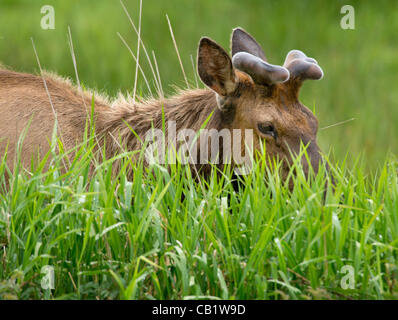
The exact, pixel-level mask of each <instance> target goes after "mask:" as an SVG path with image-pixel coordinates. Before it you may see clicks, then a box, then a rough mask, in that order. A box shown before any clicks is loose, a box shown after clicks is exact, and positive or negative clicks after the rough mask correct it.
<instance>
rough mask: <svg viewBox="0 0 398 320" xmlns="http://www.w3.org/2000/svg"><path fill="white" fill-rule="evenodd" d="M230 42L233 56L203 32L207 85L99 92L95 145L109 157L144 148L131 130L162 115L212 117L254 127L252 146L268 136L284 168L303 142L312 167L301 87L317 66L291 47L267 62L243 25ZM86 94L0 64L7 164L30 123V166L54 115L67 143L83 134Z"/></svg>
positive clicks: (158, 121) (226, 124) (185, 124)
mask: <svg viewBox="0 0 398 320" xmlns="http://www.w3.org/2000/svg"><path fill="white" fill-rule="evenodd" d="M231 46H232V58H231V57H230V56H229V55H228V53H227V52H226V51H225V50H224V49H223V48H222V47H221V46H219V45H218V44H217V43H216V42H214V41H213V40H211V39H210V38H207V37H203V38H201V40H200V42H199V47H198V57H197V71H198V74H199V76H200V79H201V80H202V82H203V83H204V84H205V85H206V87H207V88H206V89H194V90H182V91H181V92H179V93H178V94H176V95H174V96H172V97H170V98H160V99H154V98H152V99H148V100H142V101H139V102H136V101H133V100H132V99H131V98H118V99H116V100H113V101H110V100H109V99H108V98H104V97H100V96H98V95H96V96H95V107H94V118H95V133H96V136H97V137H98V141H99V144H100V145H101V144H103V143H105V141H106V154H107V157H112V156H114V155H116V154H117V153H118V152H120V147H121V144H122V145H123V146H124V147H125V148H127V150H129V151H133V150H139V149H140V148H142V141H140V139H137V137H136V134H135V133H138V135H139V136H142V137H143V136H144V135H145V133H147V132H148V131H150V130H153V128H162V121H163V118H164V119H165V120H166V121H174V122H175V125H176V128H177V131H178V130H181V129H184V128H189V129H192V130H193V131H195V132H197V131H199V130H200V129H201V126H202V124H203V123H204V122H205V121H206V120H207V119H209V120H208V122H207V124H206V128H208V129H213V130H215V131H217V132H219V131H221V130H224V131H227V132H228V131H232V130H246V129H250V130H252V132H253V149H254V150H257V151H260V150H263V149H262V148H261V145H262V144H263V143H264V142H265V144H266V151H265V152H266V153H267V156H269V157H270V158H271V159H273V158H276V157H277V158H279V159H282V160H284V166H283V172H282V174H283V175H284V176H286V174H287V172H288V170H289V166H290V165H291V162H292V152H293V153H296V154H297V153H298V152H299V150H300V145H301V144H304V145H306V146H307V153H308V157H309V159H310V161H309V163H308V161H307V158H305V157H303V158H302V159H301V161H302V163H303V167H304V169H305V170H308V168H309V166H312V167H313V169H314V171H315V172H316V171H317V170H318V165H319V161H320V160H321V153H320V149H319V147H318V145H317V142H316V135H317V130H318V121H317V118H316V117H315V116H314V115H313V113H312V112H311V111H310V110H309V109H308V108H307V107H305V106H304V105H303V104H302V103H301V102H300V101H299V99H298V94H299V90H300V87H301V85H302V82H303V81H304V80H306V79H313V80H317V79H321V78H322V76H323V72H322V69H321V68H320V67H319V65H318V64H317V62H316V61H315V60H314V59H312V58H308V57H307V56H306V55H305V54H304V53H303V52H301V51H298V50H292V51H290V52H289V53H288V55H287V57H286V60H285V62H284V64H283V66H278V65H272V64H270V63H268V62H267V59H266V57H265V54H264V51H263V49H262V48H261V46H260V45H259V44H258V43H257V41H256V40H255V39H254V38H253V37H252V36H251V35H250V34H249V33H247V32H246V31H245V30H243V29H241V28H236V29H234V30H233V33H232V37H231ZM91 99H92V95H91V93H90V92H87V91H83V90H81V89H79V88H78V87H76V86H74V85H72V84H71V82H69V81H67V80H64V79H62V78H60V77H57V76H54V75H49V74H42V75H41V76H36V75H32V74H25V73H17V72H13V71H10V70H8V69H4V68H3V69H1V68H0V113H1V118H0V156H3V155H4V153H5V152H6V150H7V154H8V158H7V165H8V166H9V168H10V169H11V170H12V169H13V166H14V162H15V154H16V149H17V143H18V138H19V137H20V135H21V133H22V132H23V130H24V128H26V127H28V129H27V130H28V131H27V134H26V137H25V140H24V143H23V146H22V152H21V161H22V165H23V166H24V167H29V165H30V163H31V159H32V156H35V157H36V158H37V157H39V158H42V157H43V156H44V155H45V154H46V153H47V152H48V150H49V148H50V143H49V141H50V140H51V136H52V133H53V128H54V119H55V117H56V118H57V122H58V127H59V132H58V133H59V135H60V136H61V138H62V143H63V147H64V149H66V150H68V149H72V148H74V147H75V146H76V144H77V143H79V142H81V141H82V139H83V132H84V129H85V125H86V121H87V119H88V118H87V117H88V116H89V114H90V109H91V105H92V104H91ZM131 128H132V129H133V130H131ZM133 131H134V132H133ZM197 147H198V148H199V147H200V146H199V145H198V146H197ZM207 147H208V146H206V148H207ZM220 149H222V148H220ZM221 164H222V163H221Z"/></svg>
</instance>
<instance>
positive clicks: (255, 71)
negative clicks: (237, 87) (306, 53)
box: [232, 52, 289, 85]
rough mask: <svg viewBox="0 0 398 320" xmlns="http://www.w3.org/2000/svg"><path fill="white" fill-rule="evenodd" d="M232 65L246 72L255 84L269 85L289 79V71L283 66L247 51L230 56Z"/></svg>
mask: <svg viewBox="0 0 398 320" xmlns="http://www.w3.org/2000/svg"><path fill="white" fill-rule="evenodd" d="M232 64H233V66H234V67H235V68H236V69H238V70H241V71H243V72H246V73H247V74H248V75H250V76H251V78H252V79H253V81H254V82H255V83H257V84H265V85H270V84H274V83H280V82H285V81H287V80H288V79H289V71H288V70H287V69H286V68H285V67H281V66H276V65H273V64H270V63H267V62H265V61H264V60H263V59H260V58H259V57H256V56H254V55H252V54H250V53H248V52H238V53H236V54H235V55H234V56H233V58H232Z"/></svg>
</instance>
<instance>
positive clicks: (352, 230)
mask: <svg viewBox="0 0 398 320" xmlns="http://www.w3.org/2000/svg"><path fill="white" fill-rule="evenodd" d="M93 3H94V2H92V1H88V0H84V1H50V0H48V1H37V0H3V1H2V3H1V4H0V61H1V62H2V63H4V64H6V65H8V66H10V67H12V68H14V69H16V70H18V71H28V72H34V71H37V70H38V67H37V61H36V57H35V55H34V52H33V48H32V42H31V37H32V38H33V40H34V42H35V45H36V48H37V50H38V54H39V57H40V60H41V63H42V65H43V67H45V68H46V69H48V70H52V71H56V72H57V73H59V74H61V75H64V76H70V77H72V78H73V79H75V71H74V65H73V62H72V58H71V53H70V49H69V46H68V41H67V34H68V26H70V28H71V32H72V37H73V45H74V51H75V53H76V58H77V67H78V72H79V78H80V81H82V83H83V84H84V86H85V87H94V88H96V89H97V90H99V91H101V92H106V93H107V94H109V95H112V96H113V95H116V94H117V92H118V91H119V90H121V91H122V92H123V93H126V92H130V93H131V92H132V90H133V86H134V80H135V69H136V66H135V63H134V60H133V58H132V57H131V55H130V54H129V52H128V50H127V48H126V47H125V46H124V44H123V42H122V41H121V39H120V38H119V37H118V35H117V32H119V33H120V34H121V35H122V37H123V38H124V39H126V41H127V43H128V44H129V45H130V47H131V48H132V50H133V52H135V51H136V45H137V37H136V34H135V32H134V30H133V29H132V27H131V25H130V23H129V19H128V17H127V16H126V15H125V13H124V11H123V8H122V6H121V5H120V3H119V2H118V1H112V2H111V1H96V2H95V5H93ZM125 3H126V6H127V8H128V10H129V12H130V13H131V17H132V19H133V20H134V22H136V23H138V19H139V16H138V9H139V2H138V1H127V0H126V1H125ZM45 4H52V5H53V6H54V8H55V13H56V20H55V21H56V29H55V30H42V29H41V28H40V19H41V17H42V15H41V14H40V8H41V7H42V6H43V5H45ZM344 4H346V3H345V2H343V1H333V2H324V1H322V2H321V1H317V2H313V1H300V2H298V1H278V2H276V1H260V0H258V1H256V0H250V1H245V3H244V4H243V3H242V2H241V1H207V0H205V1H183V0H173V1H155V0H145V1H144V6H143V16H142V35H143V39H144V42H145V44H146V46H147V49H148V50H149V51H150V53H151V51H152V50H153V51H154V53H155V55H156V58H157V59H156V60H157V62H158V65H159V71H160V77H161V81H162V84H163V90H164V91H165V92H166V94H172V93H173V90H174V89H173V85H177V86H180V87H184V86H185V84H184V78H183V75H182V71H181V68H180V66H179V61H178V58H177V55H176V53H175V49H174V47H173V42H172V39H171V37H170V32H169V29H168V25H167V20H166V17H165V15H166V13H167V14H168V16H169V18H170V20H171V23H172V25H173V29H174V35H175V37H176V40H177V42H178V45H179V50H180V54H181V57H182V62H183V65H184V67H185V71H186V73H187V76H188V79H189V82H190V85H191V86H196V82H195V74H194V70H193V67H192V62H191V56H192V57H193V59H195V58H196V49H197V43H198V40H199V39H200V37H201V36H203V35H208V36H210V37H211V38H213V39H215V40H216V41H217V42H219V43H220V44H222V45H223V46H224V47H225V48H228V47H229V36H230V33H231V30H232V28H233V27H236V26H242V27H244V28H245V29H247V30H248V31H249V32H250V33H252V34H253V35H254V36H256V38H257V39H258V40H259V42H260V43H262V44H263V46H264V49H265V52H266V54H267V57H268V58H269V60H270V62H271V63H275V64H282V62H283V60H284V57H285V55H286V53H287V52H288V51H289V50H290V49H293V48H297V49H302V50H303V51H304V52H306V53H308V54H309V55H310V56H313V57H314V58H316V59H317V60H318V62H319V64H320V65H321V66H322V68H323V70H324V71H325V77H324V79H323V80H322V81H320V82H315V81H313V82H311V83H306V84H305V86H304V88H303V90H302V94H301V100H302V101H303V102H304V103H305V104H306V105H307V106H308V107H310V108H311V109H313V110H314V111H315V113H316V115H317V116H318V118H319V121H320V127H321V128H323V127H327V126H329V125H333V124H335V123H338V122H341V121H345V120H348V119H352V118H355V120H353V121H350V122H347V123H345V124H341V125H337V126H333V127H330V128H327V129H321V130H320V132H319V141H320V145H321V147H322V149H323V150H325V152H328V151H329V150H330V154H331V156H330V159H331V163H330V165H331V172H332V173H333V175H334V176H335V188H334V189H332V188H331V186H330V184H329V185H328V188H327V190H326V191H325V182H326V181H325V179H326V178H325V176H324V175H323V174H322V171H324V168H321V173H320V174H319V175H318V176H317V177H316V178H314V179H311V180H310V181H306V180H305V178H304V177H303V175H302V173H301V171H300V168H299V167H298V168H297V170H298V176H297V177H294V178H293V179H294V182H295V183H294V184H295V188H294V190H293V191H292V192H290V191H289V190H288V188H286V186H285V185H284V184H283V183H282V182H281V181H280V180H279V178H278V175H277V174H275V173H274V171H273V170H270V169H268V167H267V166H266V165H265V160H264V159H262V161H259V162H258V163H257V164H256V165H255V167H254V170H253V171H252V172H251V174H249V175H248V176H245V177H244V179H245V181H244V184H242V185H241V189H240V190H234V188H233V187H232V184H231V172H229V170H228V168H226V171H225V172H224V174H223V175H221V177H220V176H217V175H216V174H214V175H213V176H212V178H211V179H210V180H209V181H207V182H204V181H202V182H201V183H198V182H196V181H195V179H193V175H194V172H192V171H191V170H190V169H189V168H187V167H177V168H173V170H171V171H170V172H169V171H168V170H166V169H165V167H162V166H155V167H153V168H151V170H148V168H146V167H145V166H143V165H142V164H141V163H133V164H131V163H129V162H128V160H127V159H128V158H129V156H130V154H128V153H126V154H122V155H120V156H119V157H120V158H122V159H124V160H125V161H126V165H132V166H133V170H134V177H135V179H134V180H133V181H127V180H126V178H125V169H123V170H122V171H121V172H120V173H119V175H118V177H117V178H116V179H115V178H113V177H112V176H111V169H110V168H111V166H112V160H109V161H107V162H104V163H100V164H99V165H98V167H97V170H96V172H95V176H94V177H90V176H89V164H90V162H91V161H94V157H95V156H94V155H92V154H91V152H90V151H91V148H92V141H91V140H90V141H86V143H85V144H83V146H81V147H80V149H79V151H78V154H77V157H76V160H75V161H74V162H73V163H72V165H71V167H70V169H69V170H68V171H67V173H66V174H63V173H62V171H61V170H60V169H61V167H62V165H63V161H62V157H63V155H62V154H61V155H54V154H53V153H50V154H49V155H48V156H49V159H51V163H52V166H51V167H50V169H49V170H45V169H44V164H43V165H39V166H38V167H35V168H32V170H31V173H27V172H26V171H24V170H23V169H21V168H18V170H17V172H16V173H15V174H14V175H12V177H11V180H10V182H9V186H10V191H6V187H5V185H6V181H5V174H4V173H5V172H6V171H7V168H6V166H5V160H4V158H2V159H1V160H0V299H13V298H19V299H43V298H44V299H48V298H54V299H62V298H68V299H154V298H155V299H197V298H209V299H397V298H398V282H397V280H398V267H397V265H398V264H397V259H398V180H397V179H398V178H397V170H398V162H397V160H396V158H395V156H394V155H396V154H398V141H397V139H396V137H397V136H398V127H397V126H396V125H395V124H396V123H397V121H398V105H397V101H398V90H397V85H396V81H395V79H396V75H397V73H398V60H397V58H396V52H397V49H398V48H397V46H398V45H397V42H396V40H395V39H396V33H397V31H398V3H396V2H394V1H382V0H380V1H377V2H374V1H352V4H353V5H354V7H355V10H356V29H355V30H343V29H341V27H340V19H341V17H342V15H341V14H340V8H341V6H342V5H344ZM142 59H143V60H142V67H143V69H144V72H145V74H146V75H147V76H148V77H149V78H150V89H151V90H152V92H153V93H154V92H155V84H154V81H153V80H152V79H153V78H151V71H150V68H149V66H148V63H147V62H146V60H145V58H142ZM138 88H139V89H138V93H139V94H140V95H142V96H148V95H150V91H149V89H148V88H147V87H146V85H145V81H143V78H142V76H141V75H139V78H138ZM0 156H1V157H4V155H0ZM264 178H266V179H264ZM265 181H267V182H265ZM243 185H244V186H245V188H244V187H243ZM325 192H326V198H325ZM52 272H53V275H54V277H53V279H54V289H51V290H50V289H45V287H46V286H45V284H44V285H43V279H45V278H46V275H48V274H52ZM347 286H348V287H347Z"/></svg>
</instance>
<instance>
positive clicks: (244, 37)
mask: <svg viewBox="0 0 398 320" xmlns="http://www.w3.org/2000/svg"><path fill="white" fill-rule="evenodd" d="M231 51H232V57H233V56H235V54H237V53H238V52H247V53H250V54H252V55H253V56H256V57H258V58H260V59H262V60H264V61H267V58H266V57H265V54H264V51H263V49H262V48H261V46H260V45H259V44H258V42H257V41H256V40H255V39H254V38H253V37H252V36H251V35H250V34H249V33H248V32H246V31H245V30H243V29H242V28H235V29H234V30H233V31H232V37H231Z"/></svg>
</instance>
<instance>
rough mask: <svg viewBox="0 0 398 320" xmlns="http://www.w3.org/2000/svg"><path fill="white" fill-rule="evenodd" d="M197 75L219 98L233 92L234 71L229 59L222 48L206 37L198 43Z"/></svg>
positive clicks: (234, 85) (234, 83) (234, 82)
mask: <svg viewBox="0 0 398 320" xmlns="http://www.w3.org/2000/svg"><path fill="white" fill-rule="evenodd" d="M198 73H199V76H200V79H201V80H202V81H203V83H204V84H205V85H206V86H208V87H209V88H210V89H213V90H214V91H215V92H217V93H218V94H219V95H221V96H227V95H229V94H231V93H232V92H234V91H235V88H236V81H235V71H234V68H233V66H232V61H231V58H230V57H229V55H228V53H226V52H225V50H224V49H223V48H221V47H220V46H219V45H218V44H217V43H215V42H214V41H213V40H211V39H209V38H206V37H204V38H202V39H200V42H199V49H198Z"/></svg>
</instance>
